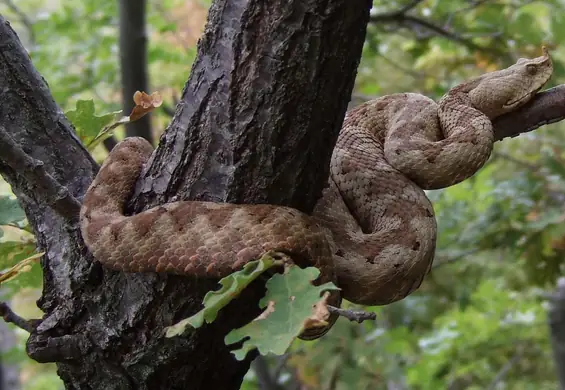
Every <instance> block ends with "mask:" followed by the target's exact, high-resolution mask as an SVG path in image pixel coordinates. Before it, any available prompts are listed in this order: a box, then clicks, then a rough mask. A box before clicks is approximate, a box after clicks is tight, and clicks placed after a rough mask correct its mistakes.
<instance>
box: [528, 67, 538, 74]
mask: <svg viewBox="0 0 565 390" xmlns="http://www.w3.org/2000/svg"><path fill="white" fill-rule="evenodd" d="M526 71H527V72H528V74H531V75H535V74H536V73H537V72H538V67H537V66H535V65H534V64H528V65H526Z"/></svg>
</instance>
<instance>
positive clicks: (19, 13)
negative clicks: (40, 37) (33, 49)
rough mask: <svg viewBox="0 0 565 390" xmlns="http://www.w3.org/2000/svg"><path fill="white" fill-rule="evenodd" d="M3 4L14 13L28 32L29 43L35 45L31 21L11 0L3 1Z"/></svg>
mask: <svg viewBox="0 0 565 390" xmlns="http://www.w3.org/2000/svg"><path fill="white" fill-rule="evenodd" d="M4 4H6V5H7V6H8V8H9V9H10V10H11V11H12V12H13V13H15V14H16V15H17V16H18V18H20V21H21V22H22V24H23V25H24V26H25V28H26V29H27V30H28V34H29V40H30V42H31V43H32V44H34V45H35V43H36V38H35V33H34V31H33V22H32V21H31V19H30V18H29V17H28V16H27V15H26V14H25V12H23V11H22V10H21V9H20V8H19V7H18V6H17V5H16V4H14V2H13V1H12V0H4Z"/></svg>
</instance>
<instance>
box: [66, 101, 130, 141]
mask: <svg viewBox="0 0 565 390" xmlns="http://www.w3.org/2000/svg"><path fill="white" fill-rule="evenodd" d="M120 113H121V111H115V112H111V113H108V114H104V115H101V116H98V115H95V114H94V101H92V100H79V101H77V103H76V109H75V110H72V111H68V112H66V113H65V115H66V116H67V117H68V118H69V120H70V121H71V122H72V123H73V125H74V126H75V128H76V132H77V135H78V136H79V138H80V140H81V142H82V143H83V144H84V145H87V146H92V147H93V146H95V145H94V144H92V142H93V141H94V140H95V139H97V140H98V142H100V141H102V140H101V139H98V138H100V137H98V135H99V133H100V132H101V131H102V129H103V128H104V127H105V126H107V125H109V124H110V123H111V122H112V121H113V120H114V119H115V118H116V116H117V115H118V114H120ZM110 135H111V133H108V135H107V136H110Z"/></svg>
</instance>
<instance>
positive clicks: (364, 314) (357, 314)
mask: <svg viewBox="0 0 565 390" xmlns="http://www.w3.org/2000/svg"><path fill="white" fill-rule="evenodd" d="M328 311H329V312H330V313H331V314H338V315H340V316H342V317H345V318H347V319H348V320H349V321H355V322H358V323H362V322H363V321H366V320H373V321H374V320H376V319H377V314H376V313H370V312H368V311H363V310H350V309H341V308H339V307H334V306H331V305H328Z"/></svg>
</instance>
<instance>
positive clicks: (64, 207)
mask: <svg viewBox="0 0 565 390" xmlns="http://www.w3.org/2000/svg"><path fill="white" fill-rule="evenodd" d="M0 144H2V146H3V149H2V155H1V156H0V160H2V161H4V162H8V161H9V162H10V165H11V167H12V168H13V169H15V170H16V171H17V172H18V175H21V176H22V177H23V178H24V179H25V180H27V185H28V186H30V187H33V188H35V191H37V192H38V193H39V192H41V193H43V197H44V200H45V203H46V204H47V205H49V206H51V207H52V208H53V210H55V211H56V212H57V213H59V215H61V216H62V217H64V218H65V219H67V220H68V221H70V222H73V221H77V220H78V214H79V211H80V203H79V201H78V200H77V199H76V198H75V197H74V196H73V195H71V194H70V193H69V190H68V189H67V188H65V187H64V186H62V185H61V184H59V182H57V180H55V178H54V177H53V176H51V175H50V174H49V173H48V172H47V170H46V168H45V164H43V162H42V161H39V160H36V159H34V158H33V157H31V156H29V155H28V154H27V153H25V152H24V151H23V149H22V148H21V147H20V146H19V145H17V144H16V142H15V141H14V140H13V139H12V137H10V135H9V134H8V132H6V129H5V128H4V127H3V126H1V125H0Z"/></svg>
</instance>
